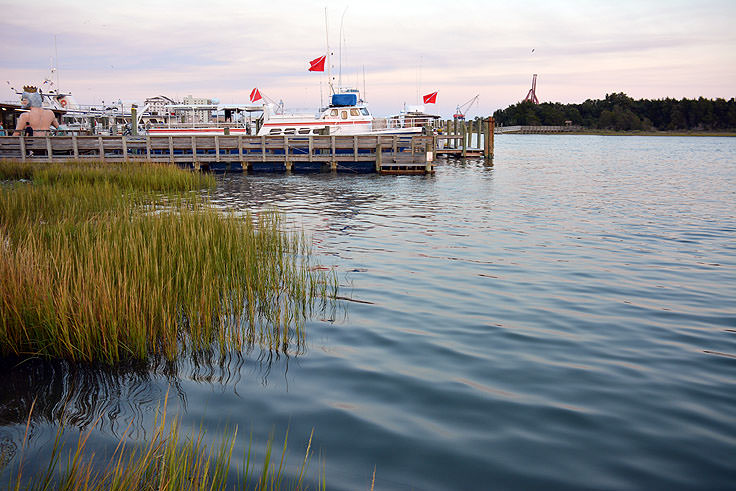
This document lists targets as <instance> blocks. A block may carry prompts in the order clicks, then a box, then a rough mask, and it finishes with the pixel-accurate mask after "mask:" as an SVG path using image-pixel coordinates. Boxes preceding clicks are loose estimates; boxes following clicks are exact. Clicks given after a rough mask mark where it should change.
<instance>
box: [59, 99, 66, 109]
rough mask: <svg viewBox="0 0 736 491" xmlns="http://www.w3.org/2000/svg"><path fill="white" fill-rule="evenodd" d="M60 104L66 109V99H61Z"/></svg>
mask: <svg viewBox="0 0 736 491" xmlns="http://www.w3.org/2000/svg"><path fill="white" fill-rule="evenodd" d="M59 104H61V107H66V99H61V100H60V101H59Z"/></svg>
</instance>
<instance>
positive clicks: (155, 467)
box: [8, 404, 326, 491]
mask: <svg viewBox="0 0 736 491" xmlns="http://www.w3.org/2000/svg"><path fill="white" fill-rule="evenodd" d="M32 412H33V406H32V407H31V413H32ZM30 420H31V416H30V414H29V418H28V421H29V425H30ZM93 430H94V428H91V429H89V430H87V431H84V432H81V433H80V434H79V437H78V439H77V442H76V445H72V446H71V447H70V448H69V449H67V448H66V445H65V443H64V441H65V438H64V433H65V427H64V426H63V425H62V426H60V427H59V428H58V429H57V432H56V437H55V439H54V443H53V446H52V448H51V452H50V456H49V460H48V463H47V464H45V470H44V471H42V472H40V473H37V474H34V475H33V476H32V477H30V478H26V477H25V475H24V469H23V466H24V455H23V452H24V451H25V448H26V445H27V436H28V425H27V427H26V435H25V437H24V439H23V446H22V450H21V455H20V458H19V459H18V464H17V468H16V469H12V470H10V469H9V471H8V472H9V473H10V474H11V475H10V482H9V485H8V489H14V490H16V491H17V490H20V489H28V490H46V489H60V490H78V489H86V490H104V491H108V490H109V491H116V490H121V491H123V490H126V491H127V490H130V489H137V490H172V491H173V490H225V489H241V490H247V489H253V490H259V491H265V490H280V489H293V490H304V489H309V483H308V482H307V473H308V470H309V464H310V462H311V459H312V456H313V450H312V438H313V436H314V430H312V434H311V435H310V436H309V441H308V443H307V445H306V451H305V453H304V457H303V459H301V461H300V463H299V464H298V465H297V467H296V468H295V471H294V472H293V473H292V474H291V475H288V476H287V474H288V472H287V468H288V445H287V443H288V433H289V432H288V430H287V431H286V436H285V437H284V445H283V449H282V451H281V455H280V456H274V455H273V442H274V435H273V432H272V433H271V436H270V437H269V439H268V442H267V444H266V448H265V451H264V454H263V456H262V457H259V456H258V455H256V451H255V449H254V446H253V435H252V433H251V436H250V439H249V444H248V448H247V451H244V452H243V459H242V463H241V464H240V465H238V464H234V466H235V469H234V472H231V463H232V456H233V450H234V448H235V442H236V438H237V434H238V428H237V427H235V428H234V429H232V430H229V429H228V428H225V430H224V431H223V435H222V437H221V438H220V439H219V441H218V440H215V441H212V442H211V443H210V442H209V441H208V438H207V435H206V432H205V431H204V430H203V429H202V428H201V427H200V428H199V429H198V430H193V431H191V432H190V433H188V434H187V435H183V434H182V429H181V423H180V421H179V418H176V417H175V418H173V419H167V413H166V404H164V407H163V409H162V410H159V411H157V413H156V417H155V420H154V423H153V425H152V428H151V431H150V433H149V432H147V433H148V434H150V435H151V436H150V437H149V438H148V441H147V442H143V443H136V442H131V441H129V440H128V439H127V430H126V435H124V436H123V437H122V438H121V439H120V440H119V441H118V443H117V446H116V448H115V450H114V451H113V452H112V454H111V455H110V456H109V457H99V456H97V455H96V453H95V452H94V451H92V450H91V449H90V448H89V447H88V446H87V442H88V440H89V438H90V436H91V434H92V431H93ZM259 460H262V463H261V464H258V463H257V462H258V461H259ZM38 467H39V468H41V466H38ZM232 474H234V475H235V478H234V479H232ZM315 486H316V489H322V490H324V489H325V487H326V480H325V475H324V467H322V469H321V470H320V469H319V467H318V476H317V480H316V483H315Z"/></svg>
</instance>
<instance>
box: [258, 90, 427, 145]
mask: <svg viewBox="0 0 736 491" xmlns="http://www.w3.org/2000/svg"><path fill="white" fill-rule="evenodd" d="M359 96H360V94H359V92H358V91H357V90H356V89H345V90H342V91H340V92H338V93H335V94H332V97H331V98H330V105H329V106H327V107H326V108H324V109H322V110H321V111H319V112H317V113H316V114H285V113H281V114H279V113H277V112H276V111H274V106H273V105H270V104H269V105H264V110H263V121H262V124H261V126H260V129H259V130H258V135H259V136H261V135H268V136H280V135H377V134H379V135H380V134H391V135H393V134H406V135H410V134H416V133H419V132H421V128H416V127H414V128H401V127H390V126H388V125H386V124H385V120H384V121H383V124H376V123H377V121H376V120H375V119H374V118H373V115H372V114H371V112H370V110H369V109H368V106H367V105H366V104H365V102H363V101H362V100H361V99H360V97H359Z"/></svg>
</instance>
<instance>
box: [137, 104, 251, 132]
mask: <svg viewBox="0 0 736 491" xmlns="http://www.w3.org/2000/svg"><path fill="white" fill-rule="evenodd" d="M166 110H167V116H166V117H165V120H164V118H158V119H157V118H151V117H148V118H145V119H146V122H145V123H144V127H145V132H146V133H147V134H149V135H159V136H177V135H185V136H187V135H252V134H254V128H255V122H254V121H253V119H252V118H251V116H250V115H251V113H253V112H261V111H263V107H262V106H261V105H253V104H250V105H246V104H241V105H225V104H170V105H167V106H166ZM221 113H222V114H221Z"/></svg>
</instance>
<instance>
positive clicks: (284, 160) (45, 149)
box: [0, 135, 436, 174]
mask: <svg viewBox="0 0 736 491" xmlns="http://www.w3.org/2000/svg"><path fill="white" fill-rule="evenodd" d="M434 145H435V140H434V139H433V137H432V136H409V137H402V136H395V135H386V136H358V135H355V136H328V135H324V136H322V135H314V136H312V135H310V136H243V135H237V136H235V135H234V136H224V135H215V136H212V135H190V136H47V137H22V136H15V137H14V136H5V137H0V158H1V159H15V160H22V161H34V162H65V161H69V160H96V161H104V162H135V161H149V162H169V163H174V164H178V165H182V166H191V167H192V168H194V169H197V170H224V171H226V170H242V171H246V172H247V171H270V172H274V171H321V170H336V171H351V172H378V173H382V174H425V173H432V172H434V163H433V161H434V155H436V154H435V152H434Z"/></svg>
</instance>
